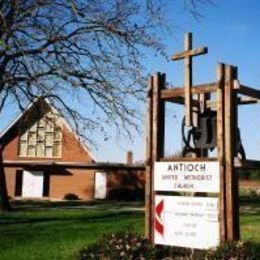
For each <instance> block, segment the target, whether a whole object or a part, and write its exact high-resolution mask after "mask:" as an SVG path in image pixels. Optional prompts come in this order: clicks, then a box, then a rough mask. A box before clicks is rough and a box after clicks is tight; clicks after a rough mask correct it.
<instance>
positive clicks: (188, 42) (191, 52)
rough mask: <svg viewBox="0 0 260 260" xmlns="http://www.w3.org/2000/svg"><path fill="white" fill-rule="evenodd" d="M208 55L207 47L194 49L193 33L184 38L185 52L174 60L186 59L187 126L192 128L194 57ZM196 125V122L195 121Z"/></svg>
mask: <svg viewBox="0 0 260 260" xmlns="http://www.w3.org/2000/svg"><path fill="white" fill-rule="evenodd" d="M206 53H208V49H207V48H206V47H200V48H196V49H192V33H190V32H189V33H186V34H185V37H184V51H183V52H178V53H176V54H174V55H173V56H172V57H171V59H172V60H180V59H184V88H185V92H184V96H185V125H186V126H192V125H193V120H192V116H193V115H192V93H191V88H192V57H193V56H198V55H202V54H206ZM195 123H196V120H195Z"/></svg>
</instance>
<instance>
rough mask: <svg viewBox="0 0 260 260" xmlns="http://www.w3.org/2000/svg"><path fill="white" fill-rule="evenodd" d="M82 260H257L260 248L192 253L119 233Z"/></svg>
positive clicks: (236, 245) (243, 245)
mask: <svg viewBox="0 0 260 260" xmlns="http://www.w3.org/2000/svg"><path fill="white" fill-rule="evenodd" d="M77 259H78V260H91V259H93V260H102V259H106V260H114V259H120V260H136V259H138V260H139V259H149V260H155V259H165V260H166V259H167V260H173V259H182V260H213V259H214V260H230V259H232V260H249V259H250V260H254V259H255V260H257V259H260V252H259V249H257V248H255V247H253V246H252V245H251V244H250V243H249V242H243V241H238V242H233V243H227V244H225V245H223V246H221V247H217V248H212V249H209V250H192V249H189V248H182V247H167V246H157V247H154V246H153V245H152V244H151V243H150V242H149V240H147V239H145V238H143V237H141V236H140V235H138V234H133V233H125V232H119V233H116V234H109V235H105V236H104V237H103V238H101V239H100V240H99V241H98V242H97V243H95V244H92V245H90V246H88V247H85V248H83V249H81V250H80V252H79V253H78V255H77Z"/></svg>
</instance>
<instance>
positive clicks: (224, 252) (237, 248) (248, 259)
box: [205, 241, 260, 260]
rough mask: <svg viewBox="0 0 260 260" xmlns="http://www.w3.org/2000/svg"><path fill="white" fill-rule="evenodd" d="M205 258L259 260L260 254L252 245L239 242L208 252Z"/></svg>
mask: <svg viewBox="0 0 260 260" xmlns="http://www.w3.org/2000/svg"><path fill="white" fill-rule="evenodd" d="M205 258H206V259H214V260H229V259H232V260H254V259H255V260H257V259H260V254H259V250H257V248H254V247H253V246H252V244H251V243H249V242H243V241H237V242H229V243H226V244H225V245H223V246H220V247H217V248H215V249H211V250H208V252H207V253H206V256H205Z"/></svg>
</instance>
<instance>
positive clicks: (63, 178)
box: [2, 119, 144, 200]
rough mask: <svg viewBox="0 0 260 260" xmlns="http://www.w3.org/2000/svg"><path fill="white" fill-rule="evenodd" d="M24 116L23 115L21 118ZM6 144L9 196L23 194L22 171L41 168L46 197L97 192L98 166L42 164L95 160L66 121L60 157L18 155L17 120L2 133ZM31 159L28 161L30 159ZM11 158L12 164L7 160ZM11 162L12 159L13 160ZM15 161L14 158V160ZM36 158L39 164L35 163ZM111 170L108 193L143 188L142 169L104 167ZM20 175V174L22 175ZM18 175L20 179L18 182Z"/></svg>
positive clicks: (85, 195) (85, 197)
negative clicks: (42, 163) (96, 167)
mask: <svg viewBox="0 0 260 260" xmlns="http://www.w3.org/2000/svg"><path fill="white" fill-rule="evenodd" d="M21 120H22V119H21ZM2 142H3V144H4V149H3V160H4V166H5V167H4V170H5V175H6V184H7V190H8V195H9V197H12V198H17V197H22V194H21V187H20V186H21V185H22V177H21V176H20V175H19V174H22V173H23V171H30V170H33V171H42V172H43V174H44V191H43V198H47V199H64V198H66V196H68V194H70V195H71V194H72V195H74V196H75V197H77V198H79V199H83V200H91V199H93V198H94V194H95V171H96V170H95V169H94V168H92V169H87V168H82V167H76V166H75V167H65V166H59V167H57V165H56V166H52V165H40V164H39V161H41V162H60V163H63V162H64V163H73V162H74V163H75V164H77V163H85V164H91V163H94V159H93V158H92V157H91V155H90V154H89V152H88V151H87V150H86V149H84V147H83V146H82V145H81V144H80V142H79V141H78V140H77V139H76V136H75V135H74V133H73V132H72V131H71V130H70V129H69V128H68V127H67V126H66V124H63V126H62V150H61V157H60V158H39V157H33V158H32V157H20V156H19V155H18V142H19V134H18V129H17V124H14V125H13V126H12V127H11V128H10V129H9V130H8V132H6V133H5V134H4V135H3V136H2ZM25 161H26V162H27V164H26V165H24V166H17V165H19V162H20V163H21V162H25ZM28 161H29V163H28ZM8 162H9V164H8ZM10 162H11V163H10ZM12 162H14V163H13V164H12ZM34 162H35V163H36V162H37V165H34ZM104 171H105V172H107V173H108V178H107V179H108V180H107V197H109V196H110V197H112V198H114V195H115V194H116V192H117V191H120V190H121V191H124V190H127V191H129V190H132V191H133V192H135V190H137V191H138V190H143V188H144V173H143V171H139V172H137V171H135V170H132V171H127V170H120V169H119V170H111V169H109V168H108V169H104ZM19 176H20V177H19ZM19 178H20V182H21V183H19Z"/></svg>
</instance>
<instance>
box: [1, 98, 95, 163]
mask: <svg viewBox="0 0 260 260" xmlns="http://www.w3.org/2000/svg"><path fill="white" fill-rule="evenodd" d="M38 100H39V98H37V99H35V101H33V102H31V103H30V104H29V105H28V106H27V108H25V110H24V111H23V112H22V113H20V114H19V115H18V116H17V117H16V118H15V119H14V120H13V121H12V122H11V123H10V124H9V125H8V126H7V127H6V128H5V129H4V130H3V131H2V132H1V133H0V138H1V139H2V138H3V137H4V135H5V134H6V133H7V132H8V131H9V130H10V129H11V128H12V127H13V126H14V125H15V124H16V123H17V122H18V121H19V120H20V119H21V118H22V117H23V116H24V114H25V113H26V112H28V111H29V110H30V109H31V108H32V106H33V105H34V104H35V103H36V102H37V101H38ZM44 101H45V102H46V103H47V104H48V105H49V107H50V108H51V111H52V112H55V113H56V114H58V115H61V114H60V112H59V111H58V110H57V109H56V108H55V107H53V106H52V105H51V103H50V101H49V100H48V99H47V98H44ZM60 118H61V120H62V123H63V124H64V125H65V126H66V127H67V129H68V130H69V131H70V132H71V133H72V134H73V135H74V137H75V138H76V140H77V142H79V143H80V145H81V146H82V148H83V149H84V150H85V152H87V153H88V154H89V156H90V157H91V159H92V160H94V161H96V158H95V156H94V155H93V153H92V152H91V151H90V150H89V148H88V147H87V146H86V144H85V143H82V142H81V141H80V138H79V136H78V135H77V134H76V133H75V131H73V129H72V127H71V126H70V124H69V122H68V121H67V120H65V119H64V118H63V117H60Z"/></svg>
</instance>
